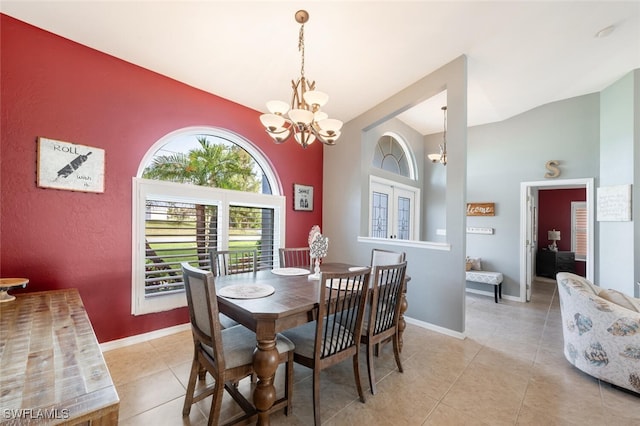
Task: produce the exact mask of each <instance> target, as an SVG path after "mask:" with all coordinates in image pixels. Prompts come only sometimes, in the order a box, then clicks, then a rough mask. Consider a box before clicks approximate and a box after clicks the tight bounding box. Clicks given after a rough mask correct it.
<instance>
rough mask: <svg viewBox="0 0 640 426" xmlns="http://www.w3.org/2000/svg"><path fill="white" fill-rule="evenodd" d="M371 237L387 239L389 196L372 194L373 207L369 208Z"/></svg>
mask: <svg viewBox="0 0 640 426" xmlns="http://www.w3.org/2000/svg"><path fill="white" fill-rule="evenodd" d="M371 208H372V212H373V214H372V215H371V221H372V223H371V236H372V237H374V238H387V236H388V233H387V230H388V228H389V224H388V219H387V218H388V215H389V196H388V195H387V194H384V193H381V192H375V191H374V192H373V205H372V206H371Z"/></svg>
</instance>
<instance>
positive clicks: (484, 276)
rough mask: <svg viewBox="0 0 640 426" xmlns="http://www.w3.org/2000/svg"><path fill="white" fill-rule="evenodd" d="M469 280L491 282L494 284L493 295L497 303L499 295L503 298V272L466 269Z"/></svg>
mask: <svg viewBox="0 0 640 426" xmlns="http://www.w3.org/2000/svg"><path fill="white" fill-rule="evenodd" d="M466 274H467V277H466V279H467V281H472V282H474V283H482V284H490V285H492V286H493V295H494V298H495V301H496V303H498V296H500V299H502V278H503V277H502V273H500V272H490V271H474V270H471V271H466Z"/></svg>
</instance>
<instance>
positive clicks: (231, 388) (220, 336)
mask: <svg viewBox="0 0 640 426" xmlns="http://www.w3.org/2000/svg"><path fill="white" fill-rule="evenodd" d="M182 274H183V277H184V287H185V290H186V293H187V304H188V306H189V319H190V321H191V331H192V334H193V344H194V354H193V362H192V364H191V373H190V374H189V383H188V385H187V393H186V396H185V400H184V406H183V408H182V415H183V416H188V415H189V412H190V411H191V405H193V404H194V403H196V402H198V401H200V400H202V399H204V398H206V397H208V396H209V395H213V398H212V401H211V409H210V411H209V425H217V424H218V422H219V416H220V409H221V406H222V397H223V394H224V391H225V390H226V391H227V392H228V393H229V394H230V395H231V397H232V398H233V399H234V400H235V401H236V402H237V403H238V405H239V406H240V407H242V409H243V411H244V414H243V415H241V416H239V417H237V418H233V419H231V420H230V421H228V422H226V423H224V424H225V425H231V424H237V423H246V422H249V421H251V420H254V417H255V416H256V415H257V411H256V409H255V407H254V406H253V405H252V404H251V402H250V401H249V400H247V399H246V398H245V396H244V395H242V393H241V392H240V391H239V390H238V387H237V382H238V381H239V380H241V379H243V378H245V377H247V376H249V375H251V374H252V373H253V352H254V350H255V347H256V335H255V333H253V332H252V331H251V330H249V329H248V328H245V327H243V326H240V325H238V326H235V327H231V328H226V329H222V327H221V326H220V322H219V320H218V318H219V316H218V313H219V312H218V302H217V299H216V288H215V283H214V277H213V274H212V273H211V271H205V270H202V269H198V268H194V267H192V266H190V265H189V264H188V263H186V262H184V263H182ZM276 348H277V350H278V353H279V360H280V363H283V362H284V363H286V369H285V386H284V397H282V398H281V399H278V400H277V401H276V403H275V404H274V405H273V408H272V409H271V410H272V411H276V410H279V409H281V408H285V413H286V414H288V413H289V411H290V407H291V392H292V389H293V349H294V346H293V343H291V341H290V340H288V339H287V338H285V337H283V336H281V335H278V336H277V339H276ZM201 372H204V373H205V374H206V373H207V372H208V373H209V374H211V376H213V378H214V379H215V383H214V385H212V386H209V387H207V388H205V389H203V390H201V391H199V392H198V393H197V394H196V392H195V388H196V380H197V379H198V377H200V378H201V379H202V378H204V375H201V374H200V373H201Z"/></svg>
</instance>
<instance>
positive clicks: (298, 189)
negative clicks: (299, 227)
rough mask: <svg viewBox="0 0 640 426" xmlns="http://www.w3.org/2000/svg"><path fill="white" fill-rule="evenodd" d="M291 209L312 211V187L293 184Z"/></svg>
mask: <svg viewBox="0 0 640 426" xmlns="http://www.w3.org/2000/svg"><path fill="white" fill-rule="evenodd" d="M293 209H294V210H302V211H308V212H311V211H313V186H308V185H300V184H297V183H294V184H293Z"/></svg>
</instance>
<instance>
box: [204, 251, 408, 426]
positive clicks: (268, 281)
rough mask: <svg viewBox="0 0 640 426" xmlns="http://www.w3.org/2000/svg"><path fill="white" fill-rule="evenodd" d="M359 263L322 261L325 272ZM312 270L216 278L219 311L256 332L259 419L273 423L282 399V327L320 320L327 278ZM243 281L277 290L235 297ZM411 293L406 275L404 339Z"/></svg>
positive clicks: (401, 324)
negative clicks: (312, 275)
mask: <svg viewBox="0 0 640 426" xmlns="http://www.w3.org/2000/svg"><path fill="white" fill-rule="evenodd" d="M357 268H362V266H358V265H350V264H346V263H330V262H325V263H322V265H321V266H320V272H348V271H352V270H355V269H357ZM309 274H310V271H308V270H305V269H301V268H276V269H273V270H259V271H257V272H253V273H242V274H232V275H225V276H219V277H216V279H215V283H216V291H217V292H218V294H217V299H218V309H219V311H220V312H221V313H223V314H225V315H227V316H228V317H230V318H232V319H234V320H235V321H237V322H238V323H240V324H242V325H243V326H245V327H247V328H249V329H251V330H253V331H254V332H255V334H256V349H255V351H254V354H253V367H254V371H255V373H256V376H257V378H258V381H257V384H256V387H255V389H254V392H253V403H254V406H255V407H256V410H257V412H258V418H257V424H258V425H269V424H270V420H269V414H270V408H271V407H272V406H273V404H274V402H275V400H276V390H275V386H274V377H275V373H276V370H277V368H278V359H279V357H278V351H277V349H276V335H277V333H280V332H282V331H285V330H289V329H291V328H294V327H297V326H299V325H302V324H305V323H307V322H310V321H313V320H314V311H315V310H316V309H317V307H318V303H319V297H320V287H319V286H320V285H321V283H320V281H319V280H317V279H310V278H309ZM225 287H229V288H225ZM243 287H244V288H257V289H258V290H259V291H260V290H262V289H264V288H267V289H271V291H267V293H264V294H265V295H264V296H262V295H260V294H259V292H258V293H256V296H257V297H252V296H246V295H242V294H240V293H239V294H238V296H237V297H233V293H232V292H229V290H231V289H234V288H243ZM223 289H224V290H223ZM220 293H222V294H226V295H227V296H223V295H221V294H220ZM405 293H406V280H405V288H404V290H403V296H402V298H403V301H402V307H401V314H400V321H399V323H398V330H399V334H400V341H402V331H403V330H404V328H405V321H404V312H405V311H406V310H407V302H406V296H405ZM229 294H231V296H232V297H229Z"/></svg>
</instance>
